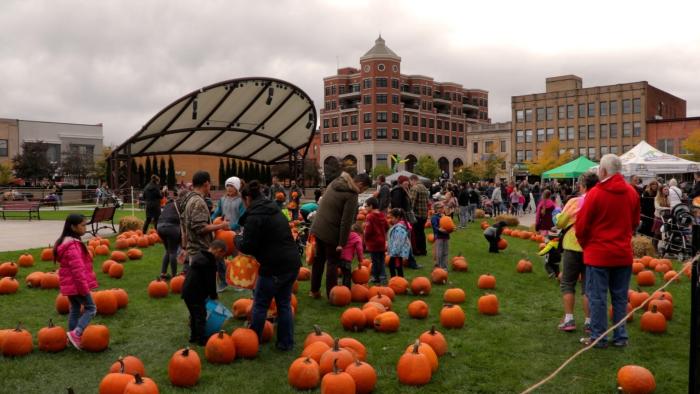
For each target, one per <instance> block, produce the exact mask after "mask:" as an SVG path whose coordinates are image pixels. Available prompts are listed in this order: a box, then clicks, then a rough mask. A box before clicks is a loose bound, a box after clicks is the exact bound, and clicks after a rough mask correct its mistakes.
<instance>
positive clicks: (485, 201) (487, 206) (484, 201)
mask: <svg viewBox="0 0 700 394" xmlns="http://www.w3.org/2000/svg"><path fill="white" fill-rule="evenodd" d="M481 209H483V210H484V215H487V216H491V217H493V201H491V199H490V198H488V197H486V196H481Z"/></svg>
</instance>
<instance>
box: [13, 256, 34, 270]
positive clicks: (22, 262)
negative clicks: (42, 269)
mask: <svg viewBox="0 0 700 394" xmlns="http://www.w3.org/2000/svg"><path fill="white" fill-rule="evenodd" d="M17 264H18V265H19V266H20V267H25V268H26V267H31V266H33V265H34V256H32V255H31V254H29V253H25V254H22V255H20V256H19V259H17Z"/></svg>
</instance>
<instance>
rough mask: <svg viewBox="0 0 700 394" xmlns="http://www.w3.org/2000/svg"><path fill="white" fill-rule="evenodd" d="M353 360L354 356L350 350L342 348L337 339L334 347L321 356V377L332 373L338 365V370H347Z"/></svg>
mask: <svg viewBox="0 0 700 394" xmlns="http://www.w3.org/2000/svg"><path fill="white" fill-rule="evenodd" d="M353 360H354V357H353V354H352V353H351V352H350V351H349V350H347V349H343V348H341V347H340V344H339V339H338V338H336V339H335V340H334V341H333V347H331V348H330V349H328V350H326V352H325V353H323V354H322V355H321V361H319V363H318V364H319V367H320V371H321V376H323V375H325V374H327V373H330V372H332V371H333V366H334V365H336V366H337V367H338V369H341V370H345V368H346V367H347V366H348V365H350V363H352V361H353Z"/></svg>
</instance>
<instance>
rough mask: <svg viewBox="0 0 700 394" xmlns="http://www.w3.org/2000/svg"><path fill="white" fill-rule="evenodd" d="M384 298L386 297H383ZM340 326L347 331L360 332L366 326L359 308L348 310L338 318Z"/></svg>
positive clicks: (365, 319)
mask: <svg viewBox="0 0 700 394" xmlns="http://www.w3.org/2000/svg"><path fill="white" fill-rule="evenodd" d="M384 298H386V297H384ZM340 324H342V325H343V328H344V329H345V330H347V331H355V332H358V331H362V330H363V329H364V328H365V326H366V325H367V318H366V317H365V314H364V313H363V312H362V309H360V308H348V309H346V310H345V312H343V314H342V315H341V316H340Z"/></svg>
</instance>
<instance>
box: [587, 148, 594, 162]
mask: <svg viewBox="0 0 700 394" xmlns="http://www.w3.org/2000/svg"><path fill="white" fill-rule="evenodd" d="M588 158H589V159H591V160H593V159H595V158H596V155H595V148H594V147H590V148H588Z"/></svg>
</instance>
